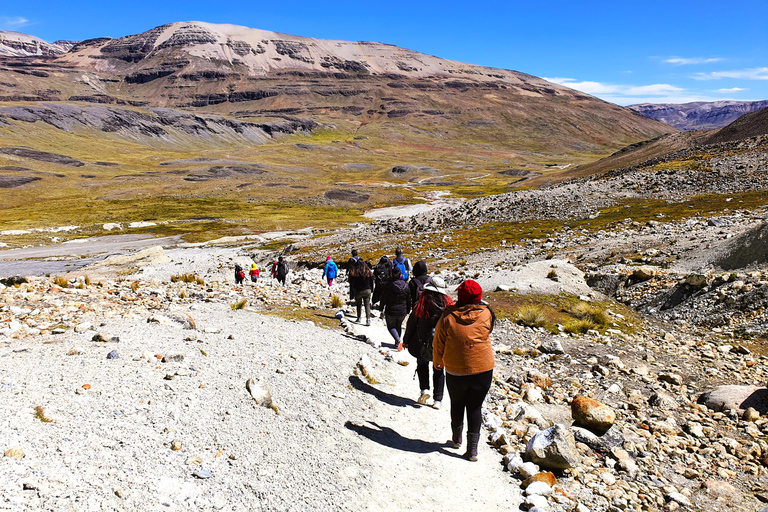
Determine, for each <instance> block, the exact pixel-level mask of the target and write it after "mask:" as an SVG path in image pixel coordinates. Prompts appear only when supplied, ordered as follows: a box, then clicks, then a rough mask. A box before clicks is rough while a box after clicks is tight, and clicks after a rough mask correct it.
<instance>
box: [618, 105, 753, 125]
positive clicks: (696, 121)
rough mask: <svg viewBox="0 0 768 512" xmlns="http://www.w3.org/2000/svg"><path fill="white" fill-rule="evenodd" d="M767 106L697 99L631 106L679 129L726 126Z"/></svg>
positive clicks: (649, 116) (645, 114) (646, 115)
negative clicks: (674, 102)
mask: <svg viewBox="0 0 768 512" xmlns="http://www.w3.org/2000/svg"><path fill="white" fill-rule="evenodd" d="M766 107H768V101H711V102H705V101H697V102H693V103H683V104H679V105H675V104H663V103H658V104H656V103H641V104H638V105H629V108H631V109H632V110H634V111H636V112H639V113H640V114H642V115H644V116H645V117H648V118H651V119H656V120H657V121H661V122H662V123H667V124H668V125H670V126H674V127H675V128H677V129H678V130H684V131H689V130H711V129H713V128H723V127H724V126H727V125H729V124H731V123H732V122H734V121H735V120H736V119H738V118H739V117H741V116H743V115H744V114H748V113H750V112H757V111H758V110H762V109H764V108H766Z"/></svg>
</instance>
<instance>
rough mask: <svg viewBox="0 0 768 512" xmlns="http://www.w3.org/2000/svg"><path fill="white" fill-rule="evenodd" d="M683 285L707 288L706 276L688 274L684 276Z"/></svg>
mask: <svg viewBox="0 0 768 512" xmlns="http://www.w3.org/2000/svg"><path fill="white" fill-rule="evenodd" d="M685 283H686V284H689V285H691V286H693V287H695V288H703V287H704V286H707V276H706V275H705V274H688V275H687V276H685Z"/></svg>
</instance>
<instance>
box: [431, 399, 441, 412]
mask: <svg viewBox="0 0 768 512" xmlns="http://www.w3.org/2000/svg"><path fill="white" fill-rule="evenodd" d="M432 408H433V409H438V410H440V409H442V408H443V402H441V401H440V400H435V401H434V402H433V403H432Z"/></svg>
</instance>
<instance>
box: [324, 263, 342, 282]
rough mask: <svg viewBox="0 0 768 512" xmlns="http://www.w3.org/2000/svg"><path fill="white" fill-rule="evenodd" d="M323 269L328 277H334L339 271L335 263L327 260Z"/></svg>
mask: <svg viewBox="0 0 768 512" xmlns="http://www.w3.org/2000/svg"><path fill="white" fill-rule="evenodd" d="M325 270H326V273H325V275H326V276H327V277H328V279H334V278H335V277H336V274H337V273H338V271H339V268H338V267H337V266H336V263H334V262H333V261H329V262H328V264H327V265H326V269H325Z"/></svg>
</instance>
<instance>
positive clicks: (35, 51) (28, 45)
mask: <svg viewBox="0 0 768 512" xmlns="http://www.w3.org/2000/svg"><path fill="white" fill-rule="evenodd" d="M72 46H74V42H73V41H56V42H55V43H47V42H45V41H43V40H42V39H40V38H39V37H35V36H30V35H28V34H22V33H20V32H11V31H7V30H0V55H2V56H12V57H29V56H42V57H53V56H56V55H61V54H63V53H66V52H67V50H69V49H70V48H72Z"/></svg>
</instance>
